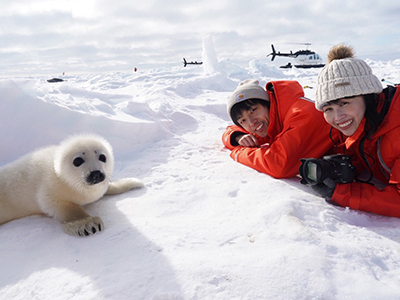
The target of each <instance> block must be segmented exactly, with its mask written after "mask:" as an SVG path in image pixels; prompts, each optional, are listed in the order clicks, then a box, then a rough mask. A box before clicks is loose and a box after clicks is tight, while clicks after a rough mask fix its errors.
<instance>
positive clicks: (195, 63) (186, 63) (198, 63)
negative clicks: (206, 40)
mask: <svg viewBox="0 0 400 300" xmlns="http://www.w3.org/2000/svg"><path fill="white" fill-rule="evenodd" d="M182 63H183V66H184V67H186V66H187V65H202V64H203V62H202V61H199V62H198V61H191V62H188V61H186V59H185V58H183V61H182Z"/></svg>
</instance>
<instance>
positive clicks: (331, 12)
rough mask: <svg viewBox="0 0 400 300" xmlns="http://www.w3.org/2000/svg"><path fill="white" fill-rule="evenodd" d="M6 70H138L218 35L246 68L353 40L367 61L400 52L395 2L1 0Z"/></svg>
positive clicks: (193, 54) (189, 52) (1, 53)
mask: <svg viewBox="0 0 400 300" xmlns="http://www.w3.org/2000/svg"><path fill="white" fill-rule="evenodd" d="M1 6H2V9H1V10H0V22H1V26H0V74H1V75H0V76H2V77H4V76H13V75H37V74H48V75H58V74H61V73H62V72H66V73H69V74H72V73H77V72H79V73H89V72H109V71H110V72H111V71H123V72H131V71H132V69H133V68H134V67H137V68H138V69H139V71H140V70H148V69H151V68H164V67H174V66H180V65H181V60H182V58H183V57H186V58H187V59H188V60H201V57H202V40H203V38H204V37H205V36H208V35H211V36H212V38H213V41H214V46H215V50H216V53H217V55H218V58H219V59H221V58H229V59H230V60H231V61H233V62H236V63H239V64H243V65H246V64H247V62H248V61H250V60H252V59H261V60H265V61H266V62H267V61H268V59H266V55H267V54H268V53H269V52H270V50H271V46H270V45H271V44H272V43H273V44H275V46H276V48H277V49H278V50H280V51H282V52H283V51H288V50H293V51H296V50H300V49H301V48H305V46H303V45H298V44H296V43H311V44H312V45H311V46H310V49H312V50H315V51H317V52H318V53H319V54H320V55H321V56H322V57H324V58H325V57H326V53H327V52H328V50H329V48H330V47H331V46H333V45H335V44H337V43H341V42H343V43H346V44H349V45H351V46H353V47H354V48H355V51H356V55H357V56H358V57H360V58H364V59H365V58H370V59H373V60H393V59H398V58H400V2H399V1H397V0H396V1H394V0H387V1H381V0H377V1H376V0H374V1H373V0H363V1H361V0H353V1H348V0H347V1H334V0H324V1H309V0H303V1H292V0H280V1H268V0H253V1H252V0H250V1H242V0H240V1H239V0H214V1H209V0H204V1H190V0H185V1H183V0H176V1H169V2H167V1H160V0H146V1H143V0H141V1H138V0H118V1H109V0H80V1H78V0H70V1H68V0H64V1H53V0H35V1H31V0H3V1H2V5H1Z"/></svg>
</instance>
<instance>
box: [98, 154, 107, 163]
mask: <svg viewBox="0 0 400 300" xmlns="http://www.w3.org/2000/svg"><path fill="white" fill-rule="evenodd" d="M99 161H102V162H103V163H105V162H106V161H107V158H106V156H105V155H104V154H100V156H99Z"/></svg>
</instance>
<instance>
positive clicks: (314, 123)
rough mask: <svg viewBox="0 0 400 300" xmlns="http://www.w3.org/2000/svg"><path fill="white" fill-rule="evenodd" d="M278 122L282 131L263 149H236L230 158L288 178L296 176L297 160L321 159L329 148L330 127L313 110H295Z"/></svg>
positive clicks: (239, 147)
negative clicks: (281, 125)
mask: <svg viewBox="0 0 400 300" xmlns="http://www.w3.org/2000/svg"><path fill="white" fill-rule="evenodd" d="M304 101H305V100H304ZM282 123H283V128H282V131H281V132H280V133H279V134H278V135H277V136H276V138H275V139H274V140H273V141H270V145H269V146H268V147H267V148H249V147H241V146H237V147H234V148H233V150H232V152H231V157H232V158H233V159H234V160H236V161H237V162H239V163H242V164H244V165H246V166H249V167H251V168H253V169H256V170H258V171H260V172H263V173H266V174H268V175H271V176H273V177H275V178H290V177H294V176H295V175H296V174H298V170H299V167H300V158H304V157H321V156H323V155H324V154H326V153H327V152H328V151H329V150H330V149H331V147H332V145H333V143H332V141H331V140H330V138H329V130H330V125H328V123H327V122H326V121H325V120H324V118H323V116H322V114H321V112H319V111H317V110H316V109H315V108H314V107H311V106H308V107H305V106H304V107H300V108H299V107H298V108H297V110H296V111H292V112H291V113H290V114H287V116H286V118H285V119H284V120H283V122H282ZM231 147H232V146H231Z"/></svg>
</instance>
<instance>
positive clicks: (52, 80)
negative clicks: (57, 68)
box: [47, 78, 65, 82]
mask: <svg viewBox="0 0 400 300" xmlns="http://www.w3.org/2000/svg"><path fill="white" fill-rule="evenodd" d="M62 81H65V80H64V79H61V78H52V79H48V80H47V82H62Z"/></svg>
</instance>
